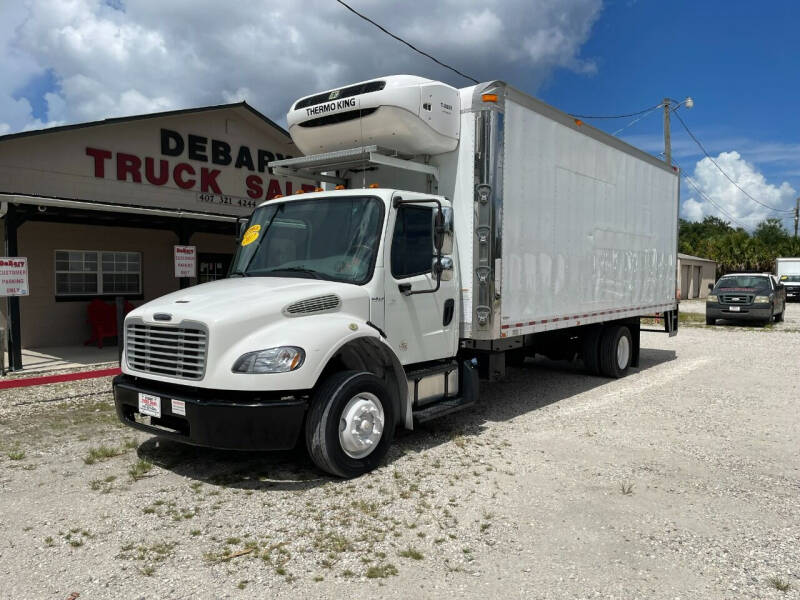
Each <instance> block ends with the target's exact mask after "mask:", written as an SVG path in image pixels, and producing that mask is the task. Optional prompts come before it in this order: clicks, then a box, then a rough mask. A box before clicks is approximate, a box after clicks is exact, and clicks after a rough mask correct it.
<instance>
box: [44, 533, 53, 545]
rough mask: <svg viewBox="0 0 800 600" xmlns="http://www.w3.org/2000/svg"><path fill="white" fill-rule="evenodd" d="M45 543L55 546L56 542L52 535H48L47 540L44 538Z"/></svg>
mask: <svg viewBox="0 0 800 600" xmlns="http://www.w3.org/2000/svg"><path fill="white" fill-rule="evenodd" d="M44 543H45V545H47V546H55V542H54V541H53V536H52V535H48V536H47V537H46V538H44Z"/></svg>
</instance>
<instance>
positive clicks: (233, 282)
mask: <svg viewBox="0 0 800 600" xmlns="http://www.w3.org/2000/svg"><path fill="white" fill-rule="evenodd" d="M330 295H335V296H337V297H338V298H339V299H340V303H339V306H338V308H336V309H335V310H336V311H337V312H338V311H342V312H347V313H350V314H353V315H354V316H360V317H361V318H362V319H364V320H368V319H369V293H368V291H367V290H366V289H364V288H362V287H359V286H356V285H353V284H347V283H339V282H334V281H322V280H318V279H299V278H285V277H236V278H231V279H221V280H218V281H212V282H210V283H204V284H201V285H197V286H194V287H191V288H187V289H184V290H179V291H177V292H173V293H171V294H167V295H166V296H161V297H160V298H157V299H155V300H152V301H150V302H148V303H146V304H143V305H142V306H140V307H139V308H136V309H135V310H133V311H131V312H130V313H129V314H128V317H127V318H137V317H138V318H140V319H142V320H143V321H144V322H145V323H151V324H159V325H167V326H169V325H173V326H178V325H179V324H180V323H181V322H182V321H199V322H201V323H204V324H205V325H207V326H208V328H209V330H213V329H217V328H220V327H224V328H225V329H227V330H229V332H230V333H233V331H230V330H232V329H233V330H248V329H249V330H252V329H253V328H258V327H260V326H263V325H264V324H266V323H265V319H267V318H269V317H273V320H274V318H278V317H280V318H284V314H288V313H283V311H284V309H286V308H287V307H289V306H290V305H292V304H294V303H297V302H302V301H304V300H311V299H314V298H318V297H320V296H330ZM319 308H320V306H319V305H318V304H315V303H309V304H304V305H303V306H302V307H301V310H300V311H294V313H293V314H292V315H291V316H292V317H293V318H294V317H301V316H302V315H303V314H319V310H318V309H319ZM322 308H324V306H323V307H322ZM315 309H317V310H316V312H315V313H314V312H311V313H306V312H304V311H307V310H311V311H314V310H315ZM156 314H158V316H159V317H160V318H159V319H156V318H155V315H156ZM166 315H169V316H170V318H169V320H165V317H166Z"/></svg>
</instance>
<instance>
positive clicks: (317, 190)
mask: <svg viewBox="0 0 800 600" xmlns="http://www.w3.org/2000/svg"><path fill="white" fill-rule="evenodd" d="M314 191H315V192H324V191H325V190H323V189H322V188H321V187H315V188H314Z"/></svg>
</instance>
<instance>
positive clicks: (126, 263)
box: [56, 250, 142, 296]
mask: <svg viewBox="0 0 800 600" xmlns="http://www.w3.org/2000/svg"><path fill="white" fill-rule="evenodd" d="M141 293H142V255H141V254H140V253H139V252H98V251H94V250H56V296H130V295H138V294H141Z"/></svg>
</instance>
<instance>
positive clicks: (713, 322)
mask: <svg viewBox="0 0 800 600" xmlns="http://www.w3.org/2000/svg"><path fill="white" fill-rule="evenodd" d="M716 324H717V320H716V319H715V318H714V317H706V325H716Z"/></svg>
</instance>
